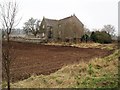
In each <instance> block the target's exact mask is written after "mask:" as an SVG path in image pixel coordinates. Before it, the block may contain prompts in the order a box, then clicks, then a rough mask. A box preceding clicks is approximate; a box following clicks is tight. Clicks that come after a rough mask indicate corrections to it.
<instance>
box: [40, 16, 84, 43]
mask: <svg viewBox="0 0 120 90" xmlns="http://www.w3.org/2000/svg"><path fill="white" fill-rule="evenodd" d="M40 29H41V31H42V33H43V36H44V37H45V38H46V39H48V40H54V41H56V40H62V41H66V40H68V41H70V40H76V39H80V38H81V36H82V35H83V34H84V24H83V23H82V22H81V21H80V20H79V19H78V18H77V17H76V16H75V15H71V16H69V17H66V18H63V19H60V20H55V19H48V18H45V17H43V20H42V22H41V25H40Z"/></svg>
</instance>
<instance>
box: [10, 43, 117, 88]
mask: <svg viewBox="0 0 120 90" xmlns="http://www.w3.org/2000/svg"><path fill="white" fill-rule="evenodd" d="M96 47H99V48H102V47H104V49H109V50H112V49H115V51H114V53H113V54H111V55H109V56H106V57H104V58H97V57H96V58H94V59H92V60H90V61H89V62H80V64H74V65H68V66H64V67H63V68H62V69H60V70H58V71H57V72H55V73H52V74H50V75H39V76H31V77H30V78H28V79H26V80H23V81H19V82H17V83H13V84H11V86H12V87H13V88H103V89H105V88H116V87H118V57H119V53H118V52H119V50H117V48H115V45H112V44H111V45H108V46H107V45H101V44H99V45H96Z"/></svg>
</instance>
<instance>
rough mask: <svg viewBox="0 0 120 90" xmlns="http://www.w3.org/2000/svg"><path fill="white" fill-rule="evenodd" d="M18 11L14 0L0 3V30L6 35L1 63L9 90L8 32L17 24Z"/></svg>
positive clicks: (9, 54)
mask: <svg viewBox="0 0 120 90" xmlns="http://www.w3.org/2000/svg"><path fill="white" fill-rule="evenodd" d="M17 13H18V4H17V3H16V2H5V3H2V4H0V22H1V25H2V30H3V31H4V33H5V36H6V45H7V46H6V47H5V49H4V50H3V51H2V64H3V70H4V71H3V72H5V75H6V80H7V88H8V90H10V65H11V60H12V56H11V51H10V50H11V46H10V34H11V32H12V30H13V28H15V26H17V25H18V23H19V21H18V20H16V16H17Z"/></svg>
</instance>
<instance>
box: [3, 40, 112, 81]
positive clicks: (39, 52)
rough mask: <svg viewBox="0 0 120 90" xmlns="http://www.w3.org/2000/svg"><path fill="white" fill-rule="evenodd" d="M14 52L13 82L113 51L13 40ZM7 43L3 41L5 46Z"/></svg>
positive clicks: (45, 73) (48, 72)
mask: <svg viewBox="0 0 120 90" xmlns="http://www.w3.org/2000/svg"><path fill="white" fill-rule="evenodd" d="M11 44H12V48H13V49H12V51H13V52H12V54H13V55H14V57H15V59H14V61H12V65H11V77H12V82H16V81H18V80H23V79H26V78H28V77H30V76H31V75H33V74H35V75H40V74H44V75H47V74H50V73H52V72H55V71H57V70H58V69H60V68H62V66H65V65H68V64H73V63H78V62H80V61H82V60H84V61H89V60H90V59H91V58H95V57H104V56H106V55H109V54H111V53H112V51H107V50H102V49H98V48H77V47H65V46H49V45H40V44H32V43H19V42H12V43H11ZM5 47H6V44H5V43H3V48H5Z"/></svg>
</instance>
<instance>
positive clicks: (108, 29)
mask: <svg viewBox="0 0 120 90" xmlns="http://www.w3.org/2000/svg"><path fill="white" fill-rule="evenodd" d="M102 31H106V32H107V33H109V34H110V35H111V36H114V35H115V27H114V26H112V25H104V27H103V29H102Z"/></svg>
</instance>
